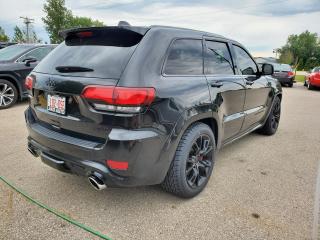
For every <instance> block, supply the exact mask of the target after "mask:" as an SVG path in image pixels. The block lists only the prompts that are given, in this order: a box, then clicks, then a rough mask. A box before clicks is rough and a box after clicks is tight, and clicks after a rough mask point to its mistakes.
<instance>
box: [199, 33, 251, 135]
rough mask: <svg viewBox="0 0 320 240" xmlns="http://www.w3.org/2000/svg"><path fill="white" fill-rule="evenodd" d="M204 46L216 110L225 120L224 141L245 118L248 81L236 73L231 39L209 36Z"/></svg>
mask: <svg viewBox="0 0 320 240" xmlns="http://www.w3.org/2000/svg"><path fill="white" fill-rule="evenodd" d="M204 46H205V50H204V70H205V75H206V78H207V81H208V85H209V89H210V94H211V98H212V103H213V104H212V106H213V111H217V110H218V111H219V113H218V115H219V116H220V118H221V119H220V121H221V122H222V124H223V127H222V129H223V137H222V139H223V140H224V141H225V140H228V139H231V138H232V137H234V136H236V135H237V134H238V133H239V132H240V129H241V126H242V123H243V119H244V114H243V106H244V102H245V90H246V89H245V83H244V79H243V78H242V76H239V75H236V74H235V69H234V64H233V61H232V57H231V53H230V49H229V44H228V43H226V42H223V41H219V40H214V39H206V40H205V44H204Z"/></svg>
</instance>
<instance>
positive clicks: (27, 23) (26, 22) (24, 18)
mask: <svg viewBox="0 0 320 240" xmlns="http://www.w3.org/2000/svg"><path fill="white" fill-rule="evenodd" d="M20 18H22V19H23V22H24V24H25V25H26V28H27V39H26V40H27V43H29V42H30V38H29V26H30V24H32V23H33V22H34V19H32V18H28V17H20Z"/></svg>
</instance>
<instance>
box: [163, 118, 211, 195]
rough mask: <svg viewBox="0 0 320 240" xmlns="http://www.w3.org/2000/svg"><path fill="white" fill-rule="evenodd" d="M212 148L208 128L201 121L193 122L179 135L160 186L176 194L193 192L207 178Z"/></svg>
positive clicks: (204, 182)
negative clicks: (179, 138) (172, 156)
mask: <svg viewBox="0 0 320 240" xmlns="http://www.w3.org/2000/svg"><path fill="white" fill-rule="evenodd" d="M215 152H216V143H215V137H214V134H213V132H212V130H211V128H210V127H209V126H208V125H206V124H204V123H194V124H193V125H191V126H190V127H189V128H188V129H187V130H186V131H185V132H184V134H183V135H182V137H181V140H180V142H179V144H178V147H177V150H176V154H175V157H174V159H173V160H172V162H171V165H170V167H169V170H168V172H167V175H166V177H165V179H164V181H163V182H162V184H161V185H162V187H163V188H164V189H165V190H166V191H168V192H171V193H173V194H175V195H177V196H179V197H184V198H191V197H194V196H196V195H197V194H199V193H200V192H201V191H202V190H203V189H204V188H205V186H206V185H207V183H208V181H209V179H210V176H211V173H212V170H213V166H214V160H215Z"/></svg>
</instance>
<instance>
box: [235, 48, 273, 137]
mask: <svg viewBox="0 0 320 240" xmlns="http://www.w3.org/2000/svg"><path fill="white" fill-rule="evenodd" d="M233 49H234V53H235V55H236V64H237V71H238V72H239V74H242V77H243V80H244V81H245V84H246V99H245V104H244V109H243V112H244V114H245V119H244V123H243V126H242V129H241V130H242V131H246V130H248V129H251V128H254V127H256V126H258V125H259V124H260V123H261V121H262V120H263V119H264V116H265V114H266V111H267V99H268V95H269V93H270V91H271V87H270V86H269V85H268V81H267V79H266V77H265V76H261V75H260V74H259V72H258V71H259V70H258V66H257V64H256V63H255V61H254V60H253V59H252V57H251V56H250V54H249V53H248V52H247V51H246V50H245V49H244V48H242V47H240V46H237V45H233Z"/></svg>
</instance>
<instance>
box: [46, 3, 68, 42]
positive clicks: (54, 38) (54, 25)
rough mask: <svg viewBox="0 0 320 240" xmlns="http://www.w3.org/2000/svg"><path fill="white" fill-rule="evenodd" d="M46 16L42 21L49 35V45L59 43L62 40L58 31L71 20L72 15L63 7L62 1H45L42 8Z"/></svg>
mask: <svg viewBox="0 0 320 240" xmlns="http://www.w3.org/2000/svg"><path fill="white" fill-rule="evenodd" d="M43 11H44V12H45V14H46V16H45V17H44V18H42V21H43V22H44V24H45V25H46V30H47V31H48V33H49V35H50V41H51V43H60V42H61V41H62V40H63V39H62V38H61V37H60V36H59V31H60V30H62V29H64V28H65V27H66V24H67V22H68V21H69V20H70V19H71V18H72V13H71V11H70V10H68V9H67V8H66V7H65V2H64V0H47V3H45V4H44V6H43Z"/></svg>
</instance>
